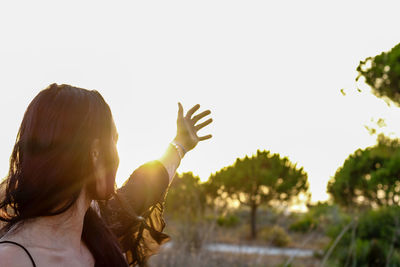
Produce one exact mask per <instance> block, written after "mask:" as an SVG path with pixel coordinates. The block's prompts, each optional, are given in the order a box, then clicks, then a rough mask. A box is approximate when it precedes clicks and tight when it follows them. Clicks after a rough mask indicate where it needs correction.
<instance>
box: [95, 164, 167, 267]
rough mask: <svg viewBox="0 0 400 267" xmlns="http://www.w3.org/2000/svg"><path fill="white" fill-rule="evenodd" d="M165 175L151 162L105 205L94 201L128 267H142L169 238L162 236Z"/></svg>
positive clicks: (163, 168)
mask: <svg viewBox="0 0 400 267" xmlns="http://www.w3.org/2000/svg"><path fill="white" fill-rule="evenodd" d="M168 184H169V175H168V172H167V170H166V168H165V167H164V165H163V164H162V163H161V162H160V161H158V160H155V161H151V162H148V163H146V164H143V165H142V166H140V167H139V168H137V169H136V170H135V171H134V172H133V173H132V175H131V176H130V177H129V179H128V180H127V181H126V182H125V183H124V185H123V186H122V187H121V188H119V189H118V190H117V192H116V194H115V195H114V196H113V197H112V198H111V199H110V200H108V201H97V202H98V207H99V211H100V215H101V217H102V218H103V219H104V221H105V222H106V224H107V225H108V227H109V228H110V230H111V231H112V232H113V233H114V234H115V235H116V237H117V238H118V240H119V241H120V246H121V248H122V251H123V252H124V253H125V256H126V259H127V261H128V263H129V265H130V266H131V265H133V266H135V265H141V266H142V265H145V264H146V261H147V260H148V258H149V257H150V256H151V255H153V254H155V253H157V252H158V250H159V248H160V246H161V245H162V244H164V243H166V242H167V241H168V240H169V239H170V238H169V236H168V235H166V234H164V233H162V231H163V229H164V227H165V222H164V219H163V217H162V215H163V207H164V199H165V195H166V192H167V188H168Z"/></svg>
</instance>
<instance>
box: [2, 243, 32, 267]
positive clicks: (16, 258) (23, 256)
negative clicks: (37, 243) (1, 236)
mask: <svg viewBox="0 0 400 267" xmlns="http://www.w3.org/2000/svg"><path fill="white" fill-rule="evenodd" d="M0 259H1V261H0V267H6V266H7V267H25V266H32V261H31V260H30V259H29V256H28V254H27V253H26V252H25V251H24V250H23V249H22V248H21V247H19V246H17V245H14V244H9V243H2V244H0Z"/></svg>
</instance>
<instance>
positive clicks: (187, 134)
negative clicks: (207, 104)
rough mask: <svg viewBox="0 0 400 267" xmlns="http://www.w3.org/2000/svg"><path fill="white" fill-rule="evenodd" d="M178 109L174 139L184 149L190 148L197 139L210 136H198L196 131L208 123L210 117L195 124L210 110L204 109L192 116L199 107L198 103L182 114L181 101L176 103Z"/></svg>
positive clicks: (194, 144) (204, 138)
mask: <svg viewBox="0 0 400 267" xmlns="http://www.w3.org/2000/svg"><path fill="white" fill-rule="evenodd" d="M178 106H179V111H178V119H177V133H176V137H175V138H174V141H176V142H177V143H179V144H181V145H182V146H183V147H184V148H185V150H186V151H189V150H192V149H193V148H194V147H195V146H196V145H197V143H198V142H199V141H203V140H207V139H210V138H211V137H212V135H211V134H208V135H205V136H200V137H199V136H198V135H197V132H198V131H199V130H200V129H202V128H204V127H205V126H207V125H208V124H210V123H211V122H212V119H211V118H210V119H208V120H206V121H205V122H202V123H199V124H197V125H195V124H196V123H197V122H198V121H199V120H200V119H202V118H204V117H205V116H207V115H209V114H210V113H211V111H210V110H206V111H203V112H201V113H200V114H198V115H196V116H194V117H193V118H192V116H193V114H194V113H195V112H196V111H197V110H198V109H199V108H200V105H199V104H197V105H195V106H194V107H192V108H191V109H190V110H189V111H188V112H187V113H186V116H183V107H182V104H181V103H178Z"/></svg>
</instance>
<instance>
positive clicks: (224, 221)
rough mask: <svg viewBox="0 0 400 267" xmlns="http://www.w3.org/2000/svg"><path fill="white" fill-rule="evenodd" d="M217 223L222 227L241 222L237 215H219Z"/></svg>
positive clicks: (232, 225)
mask: <svg viewBox="0 0 400 267" xmlns="http://www.w3.org/2000/svg"><path fill="white" fill-rule="evenodd" d="M217 224H218V225H219V226H221V227H234V226H237V225H238V224H239V218H238V217H237V216H235V215H227V216H222V215H221V216H219V217H218V218H217Z"/></svg>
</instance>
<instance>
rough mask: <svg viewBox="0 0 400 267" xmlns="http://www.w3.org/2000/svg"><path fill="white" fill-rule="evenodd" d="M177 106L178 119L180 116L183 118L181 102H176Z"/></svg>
mask: <svg viewBox="0 0 400 267" xmlns="http://www.w3.org/2000/svg"><path fill="white" fill-rule="evenodd" d="M178 108H179V110H178V119H181V118H183V107H182V104H181V102H178Z"/></svg>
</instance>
